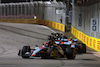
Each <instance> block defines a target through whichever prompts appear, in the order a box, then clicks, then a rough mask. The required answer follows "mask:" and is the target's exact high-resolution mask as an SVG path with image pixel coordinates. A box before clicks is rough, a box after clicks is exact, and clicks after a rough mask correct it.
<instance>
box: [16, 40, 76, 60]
mask: <svg viewBox="0 0 100 67" xmlns="http://www.w3.org/2000/svg"><path fill="white" fill-rule="evenodd" d="M70 44H71V42H66V43H65V44H62V46H60V45H57V44H56V43H55V42H54V41H51V43H50V42H49V43H47V45H49V46H42V47H36V48H35V49H31V48H30V46H23V48H22V49H21V50H19V53H18V55H19V56H22V58H30V57H41V58H44V59H45V58H55V59H56V58H64V57H67V59H75V57H76V49H75V48H74V46H73V45H72V46H70Z"/></svg>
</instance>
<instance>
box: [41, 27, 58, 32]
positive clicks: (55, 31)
mask: <svg viewBox="0 0 100 67" xmlns="http://www.w3.org/2000/svg"><path fill="white" fill-rule="evenodd" d="M42 27H44V28H46V29H48V30H50V31H52V32H53V33H57V32H56V31H54V30H52V29H51V28H49V27H47V26H42Z"/></svg>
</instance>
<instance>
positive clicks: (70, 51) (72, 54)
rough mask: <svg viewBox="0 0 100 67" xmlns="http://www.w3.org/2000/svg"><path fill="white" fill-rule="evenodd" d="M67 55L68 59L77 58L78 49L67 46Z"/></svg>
mask: <svg viewBox="0 0 100 67" xmlns="http://www.w3.org/2000/svg"><path fill="white" fill-rule="evenodd" d="M66 57H67V59H75V57H76V49H72V48H70V47H68V48H66Z"/></svg>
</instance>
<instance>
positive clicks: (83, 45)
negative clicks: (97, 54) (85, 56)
mask: <svg viewBox="0 0 100 67" xmlns="http://www.w3.org/2000/svg"><path fill="white" fill-rule="evenodd" d="M82 53H86V45H85V44H82Z"/></svg>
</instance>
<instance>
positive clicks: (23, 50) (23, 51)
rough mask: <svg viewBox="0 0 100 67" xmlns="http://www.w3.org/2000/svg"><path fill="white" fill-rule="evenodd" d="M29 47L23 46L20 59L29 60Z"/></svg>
mask: <svg viewBox="0 0 100 67" xmlns="http://www.w3.org/2000/svg"><path fill="white" fill-rule="evenodd" d="M26 52H29V54H26ZM30 53H31V50H30V46H23V48H22V58H29V57H30Z"/></svg>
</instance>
